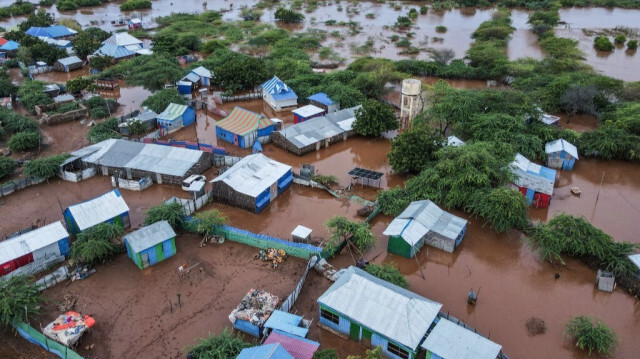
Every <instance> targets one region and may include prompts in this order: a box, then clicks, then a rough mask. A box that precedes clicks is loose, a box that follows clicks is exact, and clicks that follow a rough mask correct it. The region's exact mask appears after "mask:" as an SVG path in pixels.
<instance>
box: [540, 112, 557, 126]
mask: <svg viewBox="0 0 640 359" xmlns="http://www.w3.org/2000/svg"><path fill="white" fill-rule="evenodd" d="M538 121H540V122H542V123H544V124H545V125H553V124H554V123H556V122H558V121H560V117H558V116H554V115H550V114H548V113H543V114H542V115H541V116H540V117H539V118H538Z"/></svg>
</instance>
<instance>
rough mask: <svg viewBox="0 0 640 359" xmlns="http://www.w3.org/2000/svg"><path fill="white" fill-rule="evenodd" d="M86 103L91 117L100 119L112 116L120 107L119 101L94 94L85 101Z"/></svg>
mask: <svg viewBox="0 0 640 359" xmlns="http://www.w3.org/2000/svg"><path fill="white" fill-rule="evenodd" d="M84 105H85V106H86V107H87V109H88V110H89V114H91V118H93V119H99V118H105V117H109V116H111V114H112V113H113V112H114V111H115V110H116V108H117V107H118V103H117V102H116V101H115V100H112V99H106V98H104V97H101V96H93V97H90V98H89V99H87V100H86V101H84Z"/></svg>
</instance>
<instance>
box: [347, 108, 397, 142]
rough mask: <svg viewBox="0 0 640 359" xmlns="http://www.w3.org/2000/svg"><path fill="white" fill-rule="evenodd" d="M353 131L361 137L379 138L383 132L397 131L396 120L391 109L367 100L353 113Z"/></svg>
mask: <svg viewBox="0 0 640 359" xmlns="http://www.w3.org/2000/svg"><path fill="white" fill-rule="evenodd" d="M355 115H356V121H355V122H354V123H353V129H354V130H355V131H356V132H357V133H358V134H360V135H363V136H376V137H377V136H380V135H381V134H382V133H383V132H386V131H391V130H396V129H398V119H397V118H396V115H395V113H394V111H393V109H392V108H391V107H390V106H389V105H386V104H383V103H381V102H379V101H376V100H371V99H368V100H366V101H365V102H364V103H363V104H362V107H361V108H359V109H357V110H356V111H355Z"/></svg>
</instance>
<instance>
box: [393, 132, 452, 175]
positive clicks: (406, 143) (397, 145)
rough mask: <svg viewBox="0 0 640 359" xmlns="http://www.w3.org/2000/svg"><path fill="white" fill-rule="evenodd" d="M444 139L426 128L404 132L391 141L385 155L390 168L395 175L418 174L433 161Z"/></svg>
mask: <svg viewBox="0 0 640 359" xmlns="http://www.w3.org/2000/svg"><path fill="white" fill-rule="evenodd" d="M443 141H444V139H443V138H442V137H441V136H439V135H437V134H435V133H433V132H431V131H430V130H429V129H428V128H426V126H417V127H415V128H412V129H410V130H407V131H404V132H402V133H400V135H398V137H396V138H395V139H393V140H392V141H391V151H389V153H388V154H387V157H389V163H390V164H391V168H392V169H393V170H394V171H395V172H397V173H418V172H420V171H422V170H423V169H424V168H425V167H426V166H427V164H428V163H429V162H431V161H433V160H434V159H435V153H436V151H437V150H438V149H439V148H440V147H442V143H443Z"/></svg>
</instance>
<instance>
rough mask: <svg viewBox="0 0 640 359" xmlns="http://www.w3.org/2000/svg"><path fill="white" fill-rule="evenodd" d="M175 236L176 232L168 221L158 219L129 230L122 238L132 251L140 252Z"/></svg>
mask: <svg viewBox="0 0 640 359" xmlns="http://www.w3.org/2000/svg"><path fill="white" fill-rule="evenodd" d="M175 236H176V232H174V231H173V228H171V225H170V224H169V222H167V221H160V222H156V223H154V224H151V225H148V226H146V227H142V228H140V229H138V230H137V231H135V232H131V233H129V234H127V235H126V236H125V237H124V238H125V240H126V241H127V243H129V246H131V250H133V252H134V253H140V252H142V251H143V250H145V249H148V248H151V247H153V246H155V245H156V244H158V243H162V242H164V241H166V240H167V239H169V238H173V237H175Z"/></svg>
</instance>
